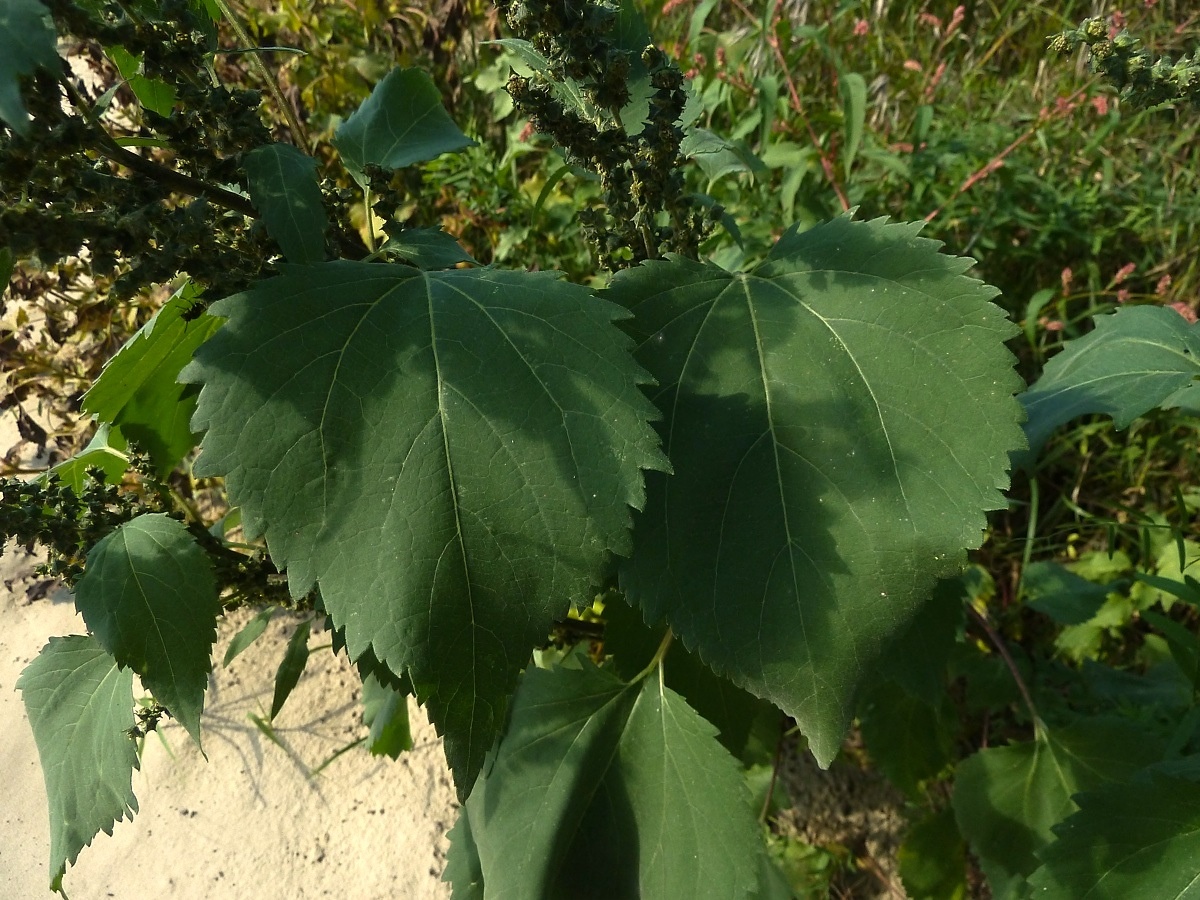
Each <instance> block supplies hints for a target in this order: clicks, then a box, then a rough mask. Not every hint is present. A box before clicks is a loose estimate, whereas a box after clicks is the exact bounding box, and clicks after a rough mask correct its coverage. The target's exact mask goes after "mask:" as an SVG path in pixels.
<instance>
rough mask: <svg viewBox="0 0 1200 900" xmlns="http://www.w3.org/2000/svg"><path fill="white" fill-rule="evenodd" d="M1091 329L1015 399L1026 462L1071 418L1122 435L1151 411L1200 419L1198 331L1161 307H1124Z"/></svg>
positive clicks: (1099, 318)
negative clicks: (1105, 425)
mask: <svg viewBox="0 0 1200 900" xmlns="http://www.w3.org/2000/svg"><path fill="white" fill-rule="evenodd" d="M1095 322H1096V328H1095V329H1094V330H1093V331H1091V332H1090V333H1088V334H1086V335H1084V336H1083V337H1081V338H1076V339H1075V340H1073V341H1068V342H1067V343H1066V344H1065V345H1064V346H1063V349H1062V351H1061V352H1060V353H1059V354H1058V355H1057V356H1055V357H1054V358H1053V359H1051V360H1050V362H1049V363H1047V364H1046V369H1045V371H1044V372H1043V373H1042V377H1041V378H1039V379H1038V380H1037V382H1036V383H1035V384H1034V385H1033V387H1031V388H1030V389H1029V390H1028V391H1027V392H1026V393H1024V394H1022V395H1021V402H1022V403H1023V404H1024V405H1025V409H1026V411H1027V412H1028V414H1029V421H1028V422H1027V423H1026V424H1025V433H1026V435H1028V437H1029V447H1030V454H1029V455H1030V456H1032V455H1033V454H1034V453H1036V451H1037V449H1038V448H1039V447H1041V446H1042V444H1044V443H1045V442H1046V439H1047V438H1048V437H1049V436H1050V434H1051V432H1053V431H1054V429H1056V428H1057V427H1058V426H1060V425H1063V424H1066V423H1067V422H1069V421H1071V420H1072V419H1074V418H1077V417H1078V416H1083V415H1088V414H1090V413H1101V414H1103V415H1106V416H1112V418H1113V422H1114V424H1115V425H1116V426H1117V427H1118V428H1125V427H1127V426H1128V425H1129V423H1130V422H1132V421H1133V420H1134V419H1136V418H1137V417H1138V416H1141V415H1145V414H1146V413H1147V412H1149V411H1150V410H1152V409H1154V408H1156V407H1161V408H1163V409H1172V408H1179V409H1183V410H1185V411H1187V412H1191V413H1200V385H1197V383H1196V382H1197V380H1200V324H1189V323H1188V322H1187V320H1186V319H1184V318H1183V316H1181V315H1179V313H1177V312H1176V311H1175V310H1173V309H1167V308H1165V307H1161V306H1132V307H1126V308H1123V309H1118V310H1117V311H1116V312H1114V313H1113V314H1112V315H1107V316H1096V318H1095ZM1021 460H1022V462H1025V461H1027V460H1028V457H1025V456H1022V457H1021Z"/></svg>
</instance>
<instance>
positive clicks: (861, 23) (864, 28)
mask: <svg viewBox="0 0 1200 900" xmlns="http://www.w3.org/2000/svg"><path fill="white" fill-rule="evenodd" d="M870 30H871V26H870V25H868V24H867V20H866V19H859V20H858V21H857V22H855V23H854V36H855V37H862V36H863V35H865V34H866V33H867V32H868V31H870Z"/></svg>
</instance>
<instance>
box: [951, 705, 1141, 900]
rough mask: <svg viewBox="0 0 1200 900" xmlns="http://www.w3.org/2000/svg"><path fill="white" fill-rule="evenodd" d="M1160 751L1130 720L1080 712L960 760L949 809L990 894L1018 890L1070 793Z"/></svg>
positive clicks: (1070, 808) (1069, 803) (1123, 773)
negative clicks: (1031, 736)
mask: <svg viewBox="0 0 1200 900" xmlns="http://www.w3.org/2000/svg"><path fill="white" fill-rule="evenodd" d="M1162 752H1163V745H1162V743H1161V742H1160V741H1159V740H1157V739H1156V738H1154V737H1153V736H1152V735H1149V734H1147V733H1146V732H1145V729H1143V728H1141V727H1140V726H1138V725H1137V724H1136V723H1134V722H1130V721H1125V720H1119V719H1114V720H1105V719H1092V720H1089V719H1084V720H1081V721H1079V722H1076V723H1075V724H1073V725H1071V726H1069V727H1066V728H1063V729H1061V730H1058V731H1052V732H1043V733H1041V734H1039V735H1038V737H1037V738H1036V739H1035V740H1033V741H1030V742H1029V743H1024V744H1010V745H1009V746H1007V747H994V748H992V749H989V750H981V751H980V752H979V753H976V754H975V755H974V756H971V757H968V758H967V759H966V760H964V761H963V762H962V763H960V764H959V766H958V769H957V770H956V772H955V777H954V812H955V815H956V817H957V819H958V826H959V829H960V830H961V832H962V835H963V837H964V838H966V839H967V841H968V842H969V843H970V845H971V849H972V850H974V851H975V854H976V855H977V856H978V857H979V861H980V865H981V867H982V868H983V871H984V873H985V874H986V875H987V877H988V881H989V883H990V884H991V887H992V891H993V893H994V894H995V896H996V897H997V898H1000V897H1010V896H1013V897H1015V896H1020V895H1021V887H1020V885H1021V883H1022V882H1023V880H1024V879H1025V878H1026V877H1028V876H1029V875H1030V874H1031V873H1032V872H1033V870H1034V869H1035V868H1037V865H1038V862H1037V857H1036V856H1035V855H1034V854H1035V853H1037V852H1038V851H1040V850H1041V849H1042V848H1043V847H1046V846H1047V845H1049V844H1050V842H1051V841H1052V840H1053V839H1054V835H1053V832H1052V828H1053V826H1054V825H1055V824H1057V823H1058V822H1061V821H1062V820H1063V819H1065V818H1066V817H1067V816H1069V815H1070V814H1071V813H1072V812H1074V810H1075V808H1076V807H1075V803H1074V801H1073V800H1072V799H1071V798H1072V797H1073V796H1074V795H1075V794H1077V793H1079V792H1080V791H1086V790H1091V789H1092V788H1096V787H1099V786H1100V785H1102V784H1104V783H1105V782H1108V781H1113V780H1118V779H1121V778H1125V777H1127V776H1128V775H1130V774H1132V773H1133V772H1135V771H1136V770H1138V769H1140V768H1142V767H1143V766H1146V765H1148V764H1150V763H1153V762H1157V761H1158V760H1159V759H1160V758H1161V756H1162Z"/></svg>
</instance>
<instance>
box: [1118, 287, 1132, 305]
mask: <svg viewBox="0 0 1200 900" xmlns="http://www.w3.org/2000/svg"><path fill="white" fill-rule="evenodd" d="M1128 299H1129V289H1128V288H1121V289H1120V290H1119V291H1117V302H1118V303H1124V302H1125V301H1126V300H1128Z"/></svg>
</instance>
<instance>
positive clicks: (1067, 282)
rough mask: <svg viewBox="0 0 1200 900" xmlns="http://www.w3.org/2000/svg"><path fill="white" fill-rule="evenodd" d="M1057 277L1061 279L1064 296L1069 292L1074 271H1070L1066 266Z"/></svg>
mask: <svg viewBox="0 0 1200 900" xmlns="http://www.w3.org/2000/svg"><path fill="white" fill-rule="evenodd" d="M1059 277H1060V278H1061V279H1062V289H1063V296H1064V297H1065V296H1067V294H1069V293H1071V279H1072V278H1074V277H1075V273H1074V272H1072V271H1071V267H1070V266H1067V267H1066V268H1065V269H1063V270H1062V275H1060V276H1059Z"/></svg>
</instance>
